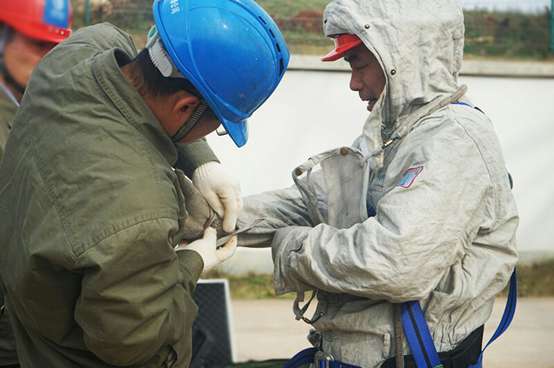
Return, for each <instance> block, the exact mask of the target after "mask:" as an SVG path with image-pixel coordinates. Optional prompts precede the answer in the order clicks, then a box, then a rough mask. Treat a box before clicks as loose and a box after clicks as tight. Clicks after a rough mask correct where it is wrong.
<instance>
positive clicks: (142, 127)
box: [92, 49, 177, 166]
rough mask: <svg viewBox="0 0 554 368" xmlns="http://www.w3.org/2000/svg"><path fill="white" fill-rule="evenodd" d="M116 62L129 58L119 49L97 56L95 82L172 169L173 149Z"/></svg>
mask: <svg viewBox="0 0 554 368" xmlns="http://www.w3.org/2000/svg"><path fill="white" fill-rule="evenodd" d="M118 59H119V60H125V59H127V60H128V59H129V56H128V55H127V54H126V53H125V52H124V51H122V50H120V49H111V50H107V51H104V52H103V53H101V54H99V55H98V56H97V57H96V58H95V60H94V61H93V65H92V72H93V75H94V77H95V79H96V81H97V82H98V84H99V86H100V88H101V89H102V90H103V91H104V92H105V93H106V95H107V96H108V98H109V99H110V100H111V102H112V103H113V104H114V106H115V107H116V108H117V109H118V110H119V112H120V113H121V114H122V115H123V116H124V117H125V119H126V120H127V121H128V122H129V123H130V124H131V125H133V126H134V127H136V128H137V129H138V130H139V131H140V132H141V133H142V134H143V135H144V136H145V137H146V139H148V141H149V142H150V143H152V144H153V145H154V146H155V147H156V149H157V150H158V151H159V152H160V153H161V154H162V155H163V156H164V157H165V159H166V160H167V161H168V162H169V164H170V165H172V166H173V165H174V164H175V162H176V161H177V150H176V148H175V145H174V144H173V142H172V141H171V139H170V138H169V136H168V135H167V134H166V132H165V131H164V130H163V128H162V126H161V124H160V122H159V121H158V119H157V118H156V117H155V116H154V114H153V113H152V111H151V110H150V109H149V108H148V106H147V105H146V103H145V102H144V100H143V98H142V97H141V96H140V95H139V94H138V92H137V91H136V90H135V89H134V88H133V86H131V84H130V83H129V82H128V81H127V79H126V78H125V76H124V75H123V73H122V71H121V68H120V66H119V63H118Z"/></svg>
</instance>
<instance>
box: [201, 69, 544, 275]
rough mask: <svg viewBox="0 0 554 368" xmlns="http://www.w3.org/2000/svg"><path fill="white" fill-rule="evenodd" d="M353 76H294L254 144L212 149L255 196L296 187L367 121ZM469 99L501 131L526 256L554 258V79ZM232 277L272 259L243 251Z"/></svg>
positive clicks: (507, 84)
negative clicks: (322, 155)
mask: <svg viewBox="0 0 554 368" xmlns="http://www.w3.org/2000/svg"><path fill="white" fill-rule="evenodd" d="M348 78H349V74H348V73H326V72H296V71H289V72H288V73H287V74H286V76H285V79H284V80H283V82H282V84H281V85H280V86H279V88H278V89H277V91H276V93H275V94H274V95H273V96H272V97H271V98H270V99H269V100H268V102H267V103H266V104H265V105H264V106H262V108H260V110H259V111H258V112H256V113H255V114H254V116H253V118H252V119H251V121H250V140H249V143H248V144H247V146H246V147H244V148H243V149H241V150H237V149H236V148H235V147H234V146H233V145H232V143H231V141H230V139H229V138H227V137H217V136H215V137H212V136H211V137H210V138H209V141H210V144H211V145H212V147H213V148H214V150H215V151H216V152H217V153H218V155H219V157H220V158H221V160H222V161H223V162H224V163H225V165H226V166H227V168H228V169H229V170H231V171H233V172H234V173H235V175H236V176H237V177H238V178H239V179H240V180H241V183H242V189H243V193H244V194H245V195H248V194H254V193H258V192H261V191H265V190H271V189H273V188H280V187H285V186H289V185H291V184H292V179H291V177H290V173H291V171H292V170H293V168H294V167H295V166H296V165H298V164H300V163H302V162H303V161H304V160H305V159H306V158H308V157H309V156H310V155H313V154H316V153H319V152H321V151H324V150H326V149H330V148H334V147H337V146H341V145H348V144H350V143H351V142H352V141H353V139H354V138H355V137H356V136H357V135H358V134H359V132H360V131H361V128H362V125H363V123H364V121H365V118H366V116H367V111H366V110H365V105H364V103H362V102H361V101H359V100H358V97H357V94H355V93H353V92H351V91H350V90H349V89H348ZM463 82H464V83H466V84H467V85H468V86H469V95H470V97H471V98H472V99H473V101H474V103H475V104H476V105H478V106H479V107H480V108H482V109H483V110H484V111H485V112H486V113H487V114H488V115H489V117H491V119H492V120H493V122H494V123H495V127H496V130H497V132H498V135H499V139H500V141H501V144H502V146H503V149H504V153H505V158H506V163H507V166H508V169H509V170H510V172H511V173H512V175H513V177H514V179H515V188H514V195H515V196H516V200H517V203H518V206H519V210H520V215H521V223H520V230H519V246H520V249H521V250H523V251H529V250H554V244H553V243H554V209H553V208H551V207H553V206H554V194H553V189H554V148H552V147H553V146H552V145H551V144H552V143H551V142H553V141H554V79H503V78H474V77H466V78H463ZM226 267H227V268H228V269H229V268H230V269H231V270H232V271H233V272H235V273H236V272H240V271H243V270H244V271H246V270H249V271H257V272H260V271H266V272H268V271H270V270H271V259H270V255H269V253H268V252H265V253H264V252H263V251H262V253H260V251H241V254H239V256H238V257H236V259H234V260H233V261H232V262H230V264H228V265H226Z"/></svg>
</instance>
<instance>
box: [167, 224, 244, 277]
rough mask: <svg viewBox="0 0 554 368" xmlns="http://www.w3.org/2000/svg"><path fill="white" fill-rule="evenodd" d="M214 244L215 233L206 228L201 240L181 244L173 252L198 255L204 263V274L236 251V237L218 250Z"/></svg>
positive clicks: (211, 229) (213, 230)
mask: <svg viewBox="0 0 554 368" xmlns="http://www.w3.org/2000/svg"><path fill="white" fill-rule="evenodd" d="M216 243H217V231H216V230H215V229H214V228H212V227H208V228H207V229H206V230H204V237H203V238H201V239H198V240H195V241H193V242H192V243H189V244H185V243H181V244H179V246H177V248H175V251H176V252H179V251H182V250H192V251H195V252H196V253H198V254H199V255H200V257H202V261H203V262H204V269H203V271H204V272H205V271H209V270H211V269H212V268H214V267H215V266H217V265H218V264H220V263H221V262H224V261H226V260H228V259H229V258H231V257H232V256H233V254H235V251H236V250H237V237H236V236H233V237H231V239H229V240H228V241H227V243H225V245H223V246H221V247H219V248H217V244H216Z"/></svg>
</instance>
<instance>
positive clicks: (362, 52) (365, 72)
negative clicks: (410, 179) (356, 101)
mask: <svg viewBox="0 0 554 368" xmlns="http://www.w3.org/2000/svg"><path fill="white" fill-rule="evenodd" d="M344 60H346V61H347V62H348V63H349V64H350V68H351V69H352V75H351V77H350V89H351V90H352V91H357V92H358V94H359V95H360V99H361V100H362V101H367V110H368V111H371V110H373V106H375V103H376V102H377V100H378V99H379V97H380V96H381V93H383V90H384V89H385V83H386V79H385V74H384V73H383V70H382V69H381V65H379V62H378V61H377V59H376V58H375V56H373V54H372V53H371V52H370V51H369V50H368V49H367V47H365V45H361V46H358V47H356V48H355V49H353V50H352V51H350V52H349V53H348V54H346V56H345V57H344Z"/></svg>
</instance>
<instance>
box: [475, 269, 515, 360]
mask: <svg viewBox="0 0 554 368" xmlns="http://www.w3.org/2000/svg"><path fill="white" fill-rule="evenodd" d="M516 306H517V274H516V270H514V273H512V277H510V291H508V300H507V301H506V308H505V309H504V313H503V314H502V319H501V320H500V324H499V325H498V327H497V328H496V331H494V334H493V335H492V337H491V338H490V339H489V341H488V342H487V345H485V348H484V349H483V351H481V355H479V359H478V360H477V363H475V364H473V365H471V366H469V367H468V368H481V367H482V366H483V354H484V353H485V350H486V349H487V348H488V347H489V345H490V344H492V343H493V342H494V340H496V339H498V338H499V337H500V335H502V334H503V333H504V332H505V331H506V330H507V329H508V327H510V323H512V320H513V319H514V315H515V313H516Z"/></svg>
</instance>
